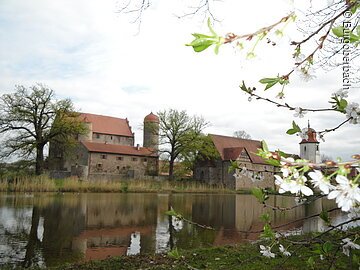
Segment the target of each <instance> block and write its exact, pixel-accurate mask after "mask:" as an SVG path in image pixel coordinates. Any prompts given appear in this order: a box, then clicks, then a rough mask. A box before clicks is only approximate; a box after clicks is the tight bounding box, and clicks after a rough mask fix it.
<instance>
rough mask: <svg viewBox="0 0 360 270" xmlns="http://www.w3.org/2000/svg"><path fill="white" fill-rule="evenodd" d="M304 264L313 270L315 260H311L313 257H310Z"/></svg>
mask: <svg viewBox="0 0 360 270" xmlns="http://www.w3.org/2000/svg"><path fill="white" fill-rule="evenodd" d="M306 264H307V265H308V266H309V267H310V268H311V269H314V268H315V260H314V258H313V257H310V258H309V259H308V260H307V262H306Z"/></svg>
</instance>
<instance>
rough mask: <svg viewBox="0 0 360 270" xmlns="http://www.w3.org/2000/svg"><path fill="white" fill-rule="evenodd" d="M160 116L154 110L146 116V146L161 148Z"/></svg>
mask: <svg viewBox="0 0 360 270" xmlns="http://www.w3.org/2000/svg"><path fill="white" fill-rule="evenodd" d="M159 126H160V121H159V117H158V116H157V115H155V114H153V113H152V112H151V113H150V114H148V115H147V116H145V118H144V143H143V146H144V147H148V148H153V149H155V150H159Z"/></svg>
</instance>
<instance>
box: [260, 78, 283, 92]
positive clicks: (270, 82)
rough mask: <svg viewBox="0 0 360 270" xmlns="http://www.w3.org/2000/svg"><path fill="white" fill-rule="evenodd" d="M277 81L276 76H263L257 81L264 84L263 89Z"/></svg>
mask: <svg viewBox="0 0 360 270" xmlns="http://www.w3.org/2000/svg"><path fill="white" fill-rule="evenodd" d="M279 81H280V79H279V78H278V77H276V78H263V79H261V80H260V81H259V82H260V83H262V84H266V87H265V90H268V89H269V88H271V87H273V86H274V85H275V84H277V83H278V82H279Z"/></svg>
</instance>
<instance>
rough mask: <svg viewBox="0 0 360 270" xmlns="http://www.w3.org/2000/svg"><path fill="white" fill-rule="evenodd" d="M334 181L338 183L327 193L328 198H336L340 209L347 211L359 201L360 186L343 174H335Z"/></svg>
mask: <svg viewBox="0 0 360 270" xmlns="http://www.w3.org/2000/svg"><path fill="white" fill-rule="evenodd" d="M336 182H337V183H338V185H337V186H336V188H335V189H334V190H333V191H331V192H330V193H329V195H328V199H330V200H332V199H336V203H337V205H338V206H339V207H341V210H342V211H344V212H348V211H349V210H350V209H352V208H353V207H354V205H355V204H356V203H359V202H360V188H359V187H358V185H357V184H355V183H353V182H351V181H349V179H347V178H346V177H345V176H343V175H337V176H336Z"/></svg>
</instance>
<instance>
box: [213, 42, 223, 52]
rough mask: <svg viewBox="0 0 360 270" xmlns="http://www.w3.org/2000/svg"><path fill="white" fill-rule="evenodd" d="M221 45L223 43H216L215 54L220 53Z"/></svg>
mask: <svg viewBox="0 0 360 270" xmlns="http://www.w3.org/2000/svg"><path fill="white" fill-rule="evenodd" d="M220 46H221V43H218V44H216V46H215V50H214V51H215V54H218V53H219V48H220Z"/></svg>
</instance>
